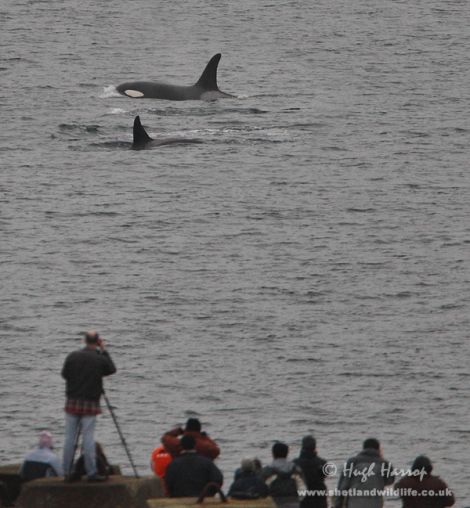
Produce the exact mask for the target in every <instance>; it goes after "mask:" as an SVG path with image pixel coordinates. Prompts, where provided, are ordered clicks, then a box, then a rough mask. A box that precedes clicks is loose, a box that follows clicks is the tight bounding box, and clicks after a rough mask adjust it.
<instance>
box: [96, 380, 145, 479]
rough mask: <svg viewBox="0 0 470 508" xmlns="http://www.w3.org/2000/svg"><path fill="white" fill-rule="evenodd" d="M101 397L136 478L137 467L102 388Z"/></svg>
mask: <svg viewBox="0 0 470 508" xmlns="http://www.w3.org/2000/svg"><path fill="white" fill-rule="evenodd" d="M103 397H104V400H105V402H106V406H108V409H109V412H110V413H111V417H112V418H113V422H114V425H116V429H117V431H118V434H119V437H120V438H121V443H122V446H124V450H126V453H127V457H128V458H129V462H130V463H131V466H132V470H133V471H134V476H135V477H136V478H139V474H138V473H137V469H136V467H135V464H134V461H133V460H132V456H131V453H130V451H129V448H128V447H127V443H126V440H125V439H124V436H123V434H122V432H121V428H120V427H119V424H118V421H117V418H116V415H115V414H114V411H113V408H112V406H111V403H110V402H109V399H108V396H107V395H106V392H105V391H104V388H103Z"/></svg>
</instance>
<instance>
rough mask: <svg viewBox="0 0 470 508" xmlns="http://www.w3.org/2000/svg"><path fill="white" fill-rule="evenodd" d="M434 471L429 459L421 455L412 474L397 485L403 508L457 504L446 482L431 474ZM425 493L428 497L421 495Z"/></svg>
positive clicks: (441, 506)
mask: <svg viewBox="0 0 470 508" xmlns="http://www.w3.org/2000/svg"><path fill="white" fill-rule="evenodd" d="M432 469H433V468H432V463H431V461H430V460H429V459H428V457H426V456H425V455H419V456H418V457H416V459H415V461H414V462H413V465H412V466H411V474H410V475H409V476H404V477H403V478H402V479H401V480H400V481H399V482H398V483H396V484H395V488H396V489H397V490H398V493H399V495H400V497H401V499H402V502H403V505H402V506H403V508H443V507H444V506H452V505H453V504H454V503H455V499H454V494H453V493H452V491H451V490H450V489H449V487H448V486H447V484H446V483H445V482H444V480H441V479H440V478H439V477H438V476H434V475H432V474H431V471H432ZM423 492H425V493H426V495H421V493H423ZM413 494H414V495H413Z"/></svg>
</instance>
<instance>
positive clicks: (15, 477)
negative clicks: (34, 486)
mask: <svg viewBox="0 0 470 508" xmlns="http://www.w3.org/2000/svg"><path fill="white" fill-rule="evenodd" d="M20 467H21V464H9V465H6V466H1V467H0V481H1V482H3V483H4V484H5V485H6V487H7V490H8V494H9V497H10V500H11V501H14V500H15V499H16V498H17V497H18V495H19V493H20V490H21V483H22V481H21V477H20V475H19V474H18V472H19V470H20Z"/></svg>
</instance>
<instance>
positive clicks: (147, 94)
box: [116, 53, 234, 101]
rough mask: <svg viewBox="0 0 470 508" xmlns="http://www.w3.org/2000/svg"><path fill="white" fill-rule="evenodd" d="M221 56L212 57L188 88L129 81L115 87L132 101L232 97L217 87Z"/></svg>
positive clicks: (208, 99)
mask: <svg viewBox="0 0 470 508" xmlns="http://www.w3.org/2000/svg"><path fill="white" fill-rule="evenodd" d="M221 56H222V55H221V54H220V53H217V54H216V55H214V56H213V57H212V58H211V59H210V60H209V62H208V64H207V65H206V68H205V69H204V71H203V73H202V74H201V77H200V78H199V80H198V81H197V82H196V83H195V84H194V85H190V86H181V85H169V84H167V83H160V82H152V81H130V82H127V83H122V84H121V85H118V86H117V87H116V89H117V91H118V92H119V93H120V94H121V95H125V96H126V97H131V98H133V99H164V100H169V101H188V100H206V101H212V100H215V99H221V98H227V97H234V96H233V95H230V94H228V93H225V92H222V91H220V90H219V87H218V86H217V67H218V65H219V61H220V58H221Z"/></svg>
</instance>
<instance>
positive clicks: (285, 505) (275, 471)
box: [261, 442, 305, 508]
mask: <svg viewBox="0 0 470 508" xmlns="http://www.w3.org/2000/svg"><path fill="white" fill-rule="evenodd" d="M271 451H272V456H273V462H272V463H271V465H269V466H265V467H264V468H263V469H262V471H261V476H262V478H263V479H264V480H265V481H266V483H267V484H268V487H269V495H270V496H272V497H273V499H274V501H275V502H276V504H277V505H278V507H279V508H294V507H298V506H299V496H298V491H299V490H303V489H305V481H304V478H303V473H302V470H301V469H300V467H299V466H297V465H296V464H294V462H291V461H290V460H287V455H288V454H289V447H288V446H287V445H286V444H285V443H280V442H276V443H274V445H273V447H272V450H271Z"/></svg>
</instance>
